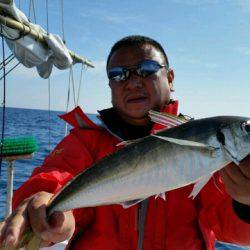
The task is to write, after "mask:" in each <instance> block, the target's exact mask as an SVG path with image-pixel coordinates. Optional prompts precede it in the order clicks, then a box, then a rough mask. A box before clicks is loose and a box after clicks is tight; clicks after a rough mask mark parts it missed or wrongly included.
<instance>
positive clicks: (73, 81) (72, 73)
mask: <svg viewBox="0 0 250 250" xmlns="http://www.w3.org/2000/svg"><path fill="white" fill-rule="evenodd" d="M70 68H71V71H72V72H71V82H72V90H73V100H74V105H75V107H76V92H75V80H74V71H73V67H72V66H71V67H70Z"/></svg>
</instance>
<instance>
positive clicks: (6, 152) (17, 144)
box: [0, 137, 38, 157]
mask: <svg viewBox="0 0 250 250" xmlns="http://www.w3.org/2000/svg"><path fill="white" fill-rule="evenodd" d="M0 142H1V144H2V154H1V144H0V156H2V157H8V156H14V155H26V154H32V153H34V152H36V151H37V150H38V146H37V143H36V140H35V138H33V137H20V138H6V139H4V140H3V143H2V141H0Z"/></svg>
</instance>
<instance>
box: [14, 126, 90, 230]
mask: <svg viewBox="0 0 250 250" xmlns="http://www.w3.org/2000/svg"><path fill="white" fill-rule="evenodd" d="M81 134H82V136H81V138H79V137H78V136H76V135H75V133H74V132H73V133H72V132H71V133H70V134H69V135H68V136H66V137H65V138H64V139H63V140H62V141H61V142H60V143H59V144H58V145H57V146H56V148H55V149H54V150H53V151H52V152H51V153H50V154H49V155H48V156H47V157H46V158H45V160H44V162H43V164H42V165H41V166H40V167H37V168H35V169H34V171H33V173H32V175H31V177H30V178H29V179H28V180H27V181H26V182H25V183H24V184H23V185H22V186H21V187H20V188H19V189H18V190H16V192H15V193H14V198H13V208H14V209H15V208H16V207H17V206H18V205H19V204H20V202H21V201H23V200H24V199H25V198H27V197H30V196H31V195H33V194H35V193H37V192H40V191H46V192H50V193H56V192H58V191H59V190H60V189H61V188H62V186H64V185H65V183H67V182H68V181H69V180H70V179H72V178H73V176H75V175H76V174H78V173H79V172H81V171H83V170H84V169H85V168H87V167H89V166H90V165H92V164H93V161H94V157H93V152H92V148H91V147H89V145H88V144H89V143H91V139H90V137H91V138H92V139H93V135H90V134H89V133H88V131H86V133H81ZM73 213H74V215H75V219H76V226H77V227H78V226H79V227H84V224H86V223H89V221H90V220H91V218H93V214H94V212H93V209H92V208H85V209H84V211H83V209H76V210H74V211H73ZM81 215H82V216H81Z"/></svg>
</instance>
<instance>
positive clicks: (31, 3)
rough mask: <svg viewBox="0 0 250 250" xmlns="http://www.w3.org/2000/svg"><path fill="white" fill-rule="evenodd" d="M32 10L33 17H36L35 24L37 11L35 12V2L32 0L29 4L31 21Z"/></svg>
mask: <svg viewBox="0 0 250 250" xmlns="http://www.w3.org/2000/svg"><path fill="white" fill-rule="evenodd" d="M19 4H20V2H19ZM31 10H32V13H33V17H34V23H36V10H35V4H34V0H30V2H29V15H28V18H29V20H30V18H31Z"/></svg>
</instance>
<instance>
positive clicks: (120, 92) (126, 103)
mask: <svg viewBox="0 0 250 250" xmlns="http://www.w3.org/2000/svg"><path fill="white" fill-rule="evenodd" d="M145 59H151V60H154V61H156V62H158V63H159V64H162V65H165V64H166V61H165V60H164V57H163V55H162V54H161V52H160V51H159V50H158V49H156V48H155V47H154V46H152V45H149V44H145V45H143V46H140V47H136V46H134V47H133V46H131V47H128V48H120V49H118V50H117V51H115V52H114V53H113V55H112V56H111V58H110V62H109V65H108V69H111V68H113V67H117V66H124V67H133V66H136V65H137V64H138V63H140V62H141V61H142V60H145ZM167 74H168V72H167V69H166V68H161V69H160V70H159V71H158V72H157V73H155V74H153V75H149V76H147V77H145V78H143V77H141V76H138V75H136V74H134V73H131V74H130V77H129V78H128V79H127V80H125V81H120V82H116V81H113V80H111V81H110V83H109V85H110V88H111V91H112V104H113V106H114V108H115V109H116V110H118V112H119V114H120V116H121V117H122V119H123V120H124V121H127V122H129V123H131V124H135V125H136V124H137V125H144V124H146V123H147V122H148V111H149V110H151V109H154V110H160V109H161V108H162V107H163V106H164V105H165V104H166V103H168V102H169V99H170V88H169V84H168V76H167Z"/></svg>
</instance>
